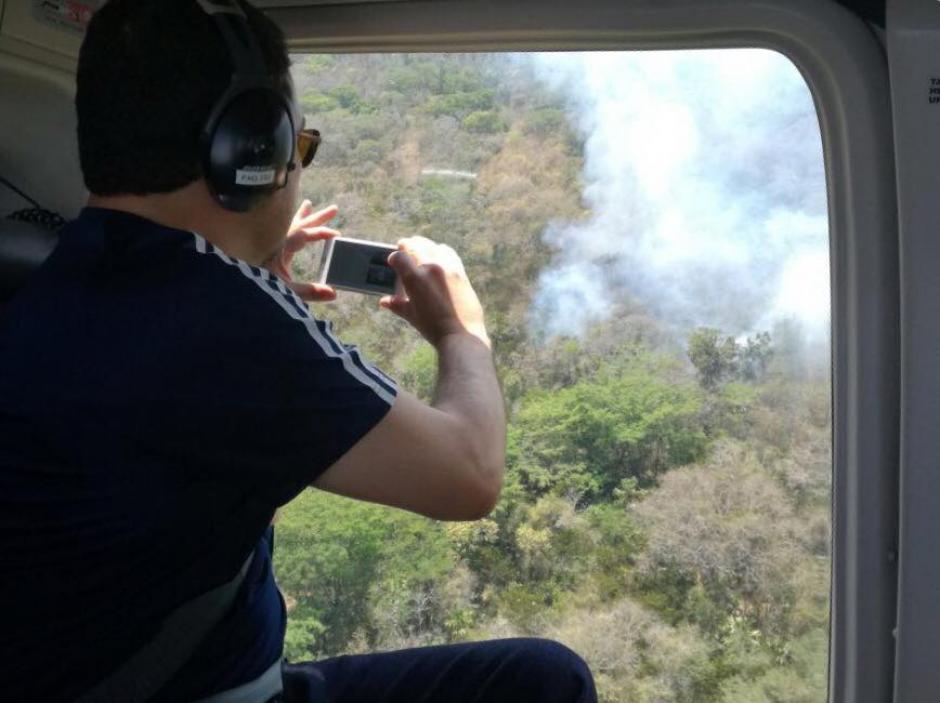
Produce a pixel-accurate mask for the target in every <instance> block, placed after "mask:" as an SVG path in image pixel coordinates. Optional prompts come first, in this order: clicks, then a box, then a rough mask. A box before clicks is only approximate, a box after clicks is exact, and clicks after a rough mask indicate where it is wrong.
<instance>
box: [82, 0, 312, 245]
mask: <svg viewBox="0 0 940 703" xmlns="http://www.w3.org/2000/svg"><path fill="white" fill-rule="evenodd" d="M239 4H240V5H241V7H242V9H243V10H244V13H245V15H246V19H247V23H248V26H249V28H250V29H251V32H252V34H253V36H254V38H255V41H256V43H257V45H258V47H259V49H260V53H261V55H262V57H263V60H264V64H265V68H266V72H267V74H268V75H269V76H270V77H271V78H272V80H273V81H274V82H275V83H276V84H277V85H278V86H279V87H280V88H281V89H282V90H283V91H284V93H285V95H286V96H288V100H289V101H290V103H291V105H293V106H294V110H295V113H296V101H295V100H294V97H293V95H292V88H291V82H290V74H289V66H290V60H289V57H288V55H287V49H286V46H285V43H284V37H283V35H282V33H281V31H280V30H279V28H278V27H277V26H276V25H275V24H274V23H273V22H271V21H270V20H269V19H268V18H267V17H265V16H264V15H263V14H262V13H261V12H259V11H258V10H256V9H255V8H253V7H251V6H250V5H249V4H248V3H247V2H243V1H242V2H240V3H239ZM232 71H233V65H232V58H231V56H230V54H229V51H228V49H227V47H226V45H225V42H224V40H223V37H222V36H221V34H220V32H219V29H218V27H217V26H216V25H215V23H214V21H213V19H212V18H211V17H210V16H209V15H208V14H206V12H205V11H203V9H202V8H201V7H200V6H199V4H198V3H197V2H196V0H110V1H109V2H108V3H106V4H105V5H104V7H102V8H101V9H100V10H99V11H98V12H97V13H96V14H95V16H94V17H93V19H92V21H91V24H90V25H89V27H88V32H87V34H86V37H85V42H84V44H83V45H82V49H81V54H80V56H79V65H78V79H77V93H76V98H75V104H76V109H77V113H78V142H79V155H80V158H81V165H82V172H83V174H84V177H85V185H86V186H87V188H88V190H89V191H90V192H91V193H92V194H94V195H95V196H151V195H157V194H169V193H173V192H175V191H179V190H180V189H183V188H185V187H187V186H190V185H191V184H194V183H197V182H199V181H201V179H202V178H203V175H204V174H203V166H202V150H201V145H200V134H201V132H202V130H203V127H204V126H205V124H206V120H207V119H208V117H209V114H210V112H211V110H212V107H213V105H215V103H216V101H217V100H218V99H219V97H220V96H221V95H222V94H223V93H224V92H225V91H226V89H227V88H228V86H229V83H230V80H231V77H232ZM299 127H300V125H299V124H296V125H295V129H299ZM298 188H299V173H298V172H293V173H292V174H291V178H290V179H289V181H288V186H287V187H285V188H284V189H283V190H282V191H276V192H275V193H273V194H272V195H271V196H270V197H269V198H266V199H265V200H266V201H269V202H262V203H261V204H260V205H259V206H258V207H256V208H255V209H254V210H255V212H252V213H249V216H253V217H254V218H255V219H257V220H258V221H259V222H261V221H264V220H267V221H268V222H271V215H272V214H274V213H273V212H272V211H271V210H272V208H274V209H275V210H277V211H278V212H279V213H280V212H281V211H283V213H284V214H281V215H280V216H276V217H275V218H274V219H276V220H277V221H280V220H282V219H284V218H285V217H286V221H287V222H289V221H290V214H291V213H292V212H293V207H294V204H295V202H296V199H297V191H298ZM257 211H261V212H257ZM281 234H283V231H282V232H281Z"/></svg>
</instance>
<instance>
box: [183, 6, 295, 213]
mask: <svg viewBox="0 0 940 703" xmlns="http://www.w3.org/2000/svg"><path fill="white" fill-rule="evenodd" d="M196 2H197V3H198V4H199V6H200V7H201V8H202V9H203V11H205V13H206V14H207V15H209V16H210V17H211V18H212V20H213V21H214V23H215V25H216V27H218V29H219V32H220V33H221V35H222V38H223V40H224V41H225V45H226V47H227V48H228V53H229V56H230V57H231V59H232V79H231V82H230V83H229V86H228V88H227V89H226V90H225V92H224V93H222V95H221V97H220V98H219V99H218V100H217V101H216V103H215V105H214V106H213V108H212V110H211V111H210V112H209V118H208V119H207V120H206V123H205V126H204V127H203V129H202V133H201V135H200V140H199V144H200V150H201V158H202V167H203V174H204V177H205V179H206V182H207V183H208V184H209V190H210V192H211V193H212V196H213V197H214V198H215V200H216V202H218V203H219V205H221V206H222V207H224V208H225V209H226V210H231V211H233V212H247V211H248V210H250V209H251V208H252V207H253V206H254V205H255V204H256V203H257V202H258V201H260V200H261V199H263V198H264V197H265V196H266V195H268V194H269V193H272V192H274V191H276V190H278V189H280V188H283V187H284V186H285V185H286V184H287V176H288V173H289V172H290V171H292V170H293V169H294V168H296V164H295V163H294V155H295V154H294V152H295V150H296V148H297V135H296V132H295V130H294V118H293V116H292V111H291V105H290V102H289V100H288V98H287V96H285V95H284V93H283V91H282V90H281V89H280V88H278V86H277V84H276V83H275V81H274V80H273V79H271V78H270V76H268V72H267V69H266V66H265V62H264V56H263V55H262V53H261V48H260V47H259V46H258V43H257V41H256V40H255V37H254V34H253V33H252V31H251V27H250V26H249V25H248V19H247V17H245V13H244V11H243V10H242V8H241V5H239V3H238V0H196Z"/></svg>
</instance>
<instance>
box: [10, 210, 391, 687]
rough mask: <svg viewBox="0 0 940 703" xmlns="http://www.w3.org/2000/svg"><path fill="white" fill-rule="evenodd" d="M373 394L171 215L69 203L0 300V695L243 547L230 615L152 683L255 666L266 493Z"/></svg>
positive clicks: (208, 677)
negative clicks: (57, 230)
mask: <svg viewBox="0 0 940 703" xmlns="http://www.w3.org/2000/svg"><path fill="white" fill-rule="evenodd" d="M395 394H396V388H395V385H394V383H393V382H392V381H391V380H390V379H389V378H388V377H387V376H385V375H384V374H383V373H381V372H380V371H378V370H376V369H375V368H373V367H372V366H370V365H369V364H368V363H367V362H366V361H365V360H364V359H363V358H362V357H361V356H360V355H359V353H358V352H357V351H356V349H355V348H353V347H347V346H344V345H342V344H340V342H338V341H337V340H336V339H335V338H334V337H333V335H332V333H331V330H330V326H329V324H328V323H325V322H322V321H320V320H317V319H315V318H314V317H312V316H311V315H310V313H309V312H308V310H307V307H306V305H304V303H303V302H302V301H301V300H300V299H299V298H298V297H297V296H296V295H294V294H293V292H291V291H290V289H288V288H287V287H286V286H284V284H283V283H282V282H281V281H280V280H279V279H278V278H277V277H276V276H273V275H272V274H270V273H269V272H268V271H266V270H262V269H259V268H258V267H255V266H251V265H249V264H247V263H245V262H243V261H239V260H237V259H234V258H232V257H230V256H228V255H226V254H225V253H224V252H222V251H221V250H219V249H218V248H216V247H214V246H213V245H212V244H210V243H209V242H207V241H206V240H205V239H203V238H202V237H200V236H199V235H197V234H193V233H191V232H185V231H181V230H176V229H170V228H167V227H163V226H160V225H158V224H156V223H153V222H151V221H149V220H146V219H143V218H140V217H137V216H135V215H131V214H127V213H122V212H118V211H114V210H106V209H99V208H86V209H85V210H83V211H82V213H81V216H80V217H79V218H78V220H76V221H75V222H73V223H71V224H70V225H69V226H67V227H66V228H65V229H64V230H63V231H62V234H61V240H60V243H59V245H58V247H57V248H56V249H55V251H54V252H53V253H52V255H51V256H50V258H49V259H48V260H47V261H46V263H45V264H44V265H43V266H42V267H41V268H40V269H39V271H37V272H36V274H35V275H34V276H33V277H32V278H31V279H30V280H29V282H28V284H27V286H26V287H25V288H24V289H23V290H22V291H21V292H20V293H19V294H18V295H17V296H16V298H15V299H14V300H13V301H12V302H11V303H10V304H9V305H8V306H7V307H6V308H4V309H2V310H0V633H2V634H0V692H2V697H3V698H4V700H41V701H46V700H48V701H63V700H68V699H70V698H73V697H75V696H77V695H78V694H80V693H81V692H83V691H85V690H87V689H88V688H89V687H91V686H92V685H93V684H95V683H96V682H97V681H99V680H101V679H103V678H105V677H106V676H107V675H108V674H110V673H111V672H112V671H114V670H115V669H116V668H118V666H119V665H120V664H121V663H122V662H123V661H124V660H125V659H126V658H127V657H129V656H130V655H131V654H133V653H134V652H135V651H137V650H138V649H139V648H140V647H141V646H143V645H144V644H145V643H146V642H147V641H148V640H150V639H151V638H152V637H153V635H154V633H155V632H156V630H157V628H158V627H159V625H160V623H161V621H162V620H163V619H164V618H165V617H166V616H167V615H168V614H169V613H170V612H171V611H173V610H174V609H175V608H177V607H179V606H180V605H181V604H183V603H184V602H186V601H188V600H190V599H192V598H194V597H195V596H197V595H199V594H200V593H203V592H205V591H207V590H208V589H210V588H213V587H215V586H218V585H220V584H221V583H223V582H225V581H228V580H229V579H231V578H232V576H233V575H234V574H235V573H236V572H237V571H238V569H239V568H240V566H241V565H242V563H243V562H244V560H245V558H246V557H247V556H248V554H249V553H250V552H251V551H252V549H254V550H255V554H256V556H255V558H254V560H253V562H252V565H251V567H250V570H249V573H248V577H247V579H246V582H245V585H244V586H243V587H242V589H241V590H240V592H239V595H238V597H237V600H236V604H235V607H234V608H233V610H232V612H231V614H230V615H229V616H228V617H227V618H226V619H225V620H224V621H223V622H222V623H220V624H219V625H218V626H217V627H216V628H215V629H214V630H213V632H212V633H211V634H210V636H209V637H208V638H207V639H206V640H205V641H204V643H203V644H202V645H201V646H200V648H199V650H198V651H197V653H196V655H195V656H194V657H193V658H192V659H191V660H190V662H189V663H188V664H187V665H186V666H185V667H184V669H183V670H182V671H181V672H179V674H178V675H177V676H176V677H175V678H174V680H173V681H172V682H171V683H170V684H169V685H168V686H167V687H166V688H165V689H164V690H163V691H162V692H161V694H160V696H159V700H162V701H183V700H187V699H191V698H194V697H199V696H204V695H207V694H209V693H212V692H214V691H218V690H223V689H226V688H230V687H233V686H236V685H239V684H241V683H244V682H245V681H248V680H251V679H253V678H255V677H256V676H258V675H259V674H261V673H262V672H264V671H265V670H266V669H267V668H268V667H269V666H270V665H271V664H272V663H274V662H275V661H276V660H277V659H278V658H279V657H280V656H281V653H282V646H283V639H284V628H285V617H286V616H285V610H284V604H283V600H282V598H281V595H280V593H279V591H278V590H277V586H276V585H275V582H274V578H273V574H272V571H271V550H272V548H273V534H272V532H273V530H272V528H271V527H270V523H271V519H272V516H273V514H274V510H275V508H276V507H277V506H279V505H283V504H284V503H286V502H287V501H289V500H290V499H291V498H293V497H294V496H296V495H297V494H298V493H299V492H300V491H302V490H303V489H304V487H306V486H307V485H308V484H310V483H311V482H312V481H313V480H314V479H316V478H317V476H318V475H319V474H321V473H322V472H323V471H324V470H325V469H326V468H327V467H329V466H330V465H331V464H332V463H334V462H335V461H336V460H337V459H338V458H339V457H340V456H342V455H343V454H344V453H345V452H346V451H347V450H348V449H350V448H351V447H352V446H353V445H354V444H355V443H356V442H357V441H358V440H359V439H360V438H361V437H362V436H363V435H364V434H366V432H368V431H369V430H370V429H371V428H372V427H373V426H375V425H376V423H378V422H379V421H380V420H381V419H382V418H383V417H384V415H385V413H386V412H387V411H388V409H389V407H390V405H391V404H392V403H393V402H394V398H395ZM312 585H313V586H315V584H312Z"/></svg>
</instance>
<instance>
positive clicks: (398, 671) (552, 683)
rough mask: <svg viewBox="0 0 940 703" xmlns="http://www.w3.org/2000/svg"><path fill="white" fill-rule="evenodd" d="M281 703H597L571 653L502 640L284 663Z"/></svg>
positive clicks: (545, 644)
mask: <svg viewBox="0 0 940 703" xmlns="http://www.w3.org/2000/svg"><path fill="white" fill-rule="evenodd" d="M283 673H284V693H283V701H284V703H596V701H597V693H596V692H595V690H594V679H593V678H592V677H591V672H590V670H589V669H588V667H587V664H585V663H584V660H582V659H581V657H579V656H578V655H577V654H575V653H574V652H573V651H571V650H570V649H568V648H567V647H565V646H564V645H562V644H559V643H558V642H554V641H552V640H545V639H529V638H520V639H504V640H491V641H487V642H471V643H467V644H452V645H443V646H437V647H419V648H416V649H403V650H399V651H394V652H380V653H377V654H358V655H351V656H343V657H335V658H333V659H325V660H323V661H316V662H304V663H299V664H284V667H283Z"/></svg>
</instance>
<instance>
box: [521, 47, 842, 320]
mask: <svg viewBox="0 0 940 703" xmlns="http://www.w3.org/2000/svg"><path fill="white" fill-rule="evenodd" d="M533 60H534V64H535V67H536V73H537V75H538V76H539V78H540V79H541V80H543V81H545V82H546V83H547V84H548V85H549V86H550V87H551V88H553V89H555V90H559V91H561V92H562V94H563V95H564V96H565V100H566V101H567V103H568V106H569V108H570V109H571V111H572V114H573V115H574V116H575V121H576V126H577V128H578V129H579V130H580V132H581V134H582V136H583V138H584V143H585V151H584V155H585V163H584V173H583V178H584V182H585V187H584V193H583V197H584V201H585V204H586V205H587V206H588V208H589V209H590V211H591V217H590V218H589V219H588V220H587V221H585V222H578V223H553V224H552V225H551V226H550V227H549V228H548V229H547V230H546V232H545V233H544V235H543V237H544V239H545V241H547V242H549V243H550V244H552V245H553V246H554V247H555V248H556V250H557V254H556V256H555V258H554V260H553V262H552V265H551V266H550V267H549V268H548V269H547V270H546V271H545V272H544V273H543V275H542V277H541V280H540V282H539V289H538V292H537V294H536V299H535V307H534V313H533V316H534V320H535V322H536V324H537V325H538V326H539V327H540V328H541V329H542V331H544V332H546V333H548V334H580V333H581V332H583V331H584V329H585V327H586V326H587V325H588V324H590V323H591V322H594V321H597V320H599V319H603V318H604V317H605V316H606V315H608V314H609V313H610V312H611V311H612V310H613V309H614V307H615V305H616V303H617V301H618V300H622V299H623V298H625V297H632V298H633V299H635V300H638V301H639V302H641V303H642V304H643V305H644V306H645V307H647V308H648V309H649V310H650V311H651V313H653V314H654V315H656V316H658V317H660V318H662V319H664V320H666V321H668V322H670V323H672V324H674V325H676V326H678V327H680V328H683V329H688V328H689V327H691V326H694V325H710V326H716V327H720V328H722V329H724V330H725V331H727V332H728V333H733V334H738V333H743V332H748V331H751V330H754V329H766V328H769V327H770V325H771V324H772V323H773V321H774V320H777V319H781V318H793V317H795V318H797V319H798V320H800V321H801V322H803V324H804V325H805V326H808V327H809V328H812V329H811V331H812V332H813V333H814V334H815V335H819V336H824V337H828V321H829V263H828V261H829V259H828V222H827V216H826V186H825V172H824V167H823V156H822V144H821V140H820V132H819V126H818V121H817V116H816V112H815V109H814V107H813V102H812V98H811V96H810V93H809V89H808V88H807V86H806V83H805V82H804V80H803V79H802V77H801V76H800V74H799V72H798V71H797V69H796V68H795V67H794V66H793V64H792V63H790V61H789V60H787V59H786V58H785V57H783V56H781V55H779V54H776V53H774V52H771V51H766V50H722V51H715V50H709V51H682V52H635V53H623V52H618V53H607V52H598V53H586V54H570V53H560V54H554V53H549V54H536V55H534V56H533Z"/></svg>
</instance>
